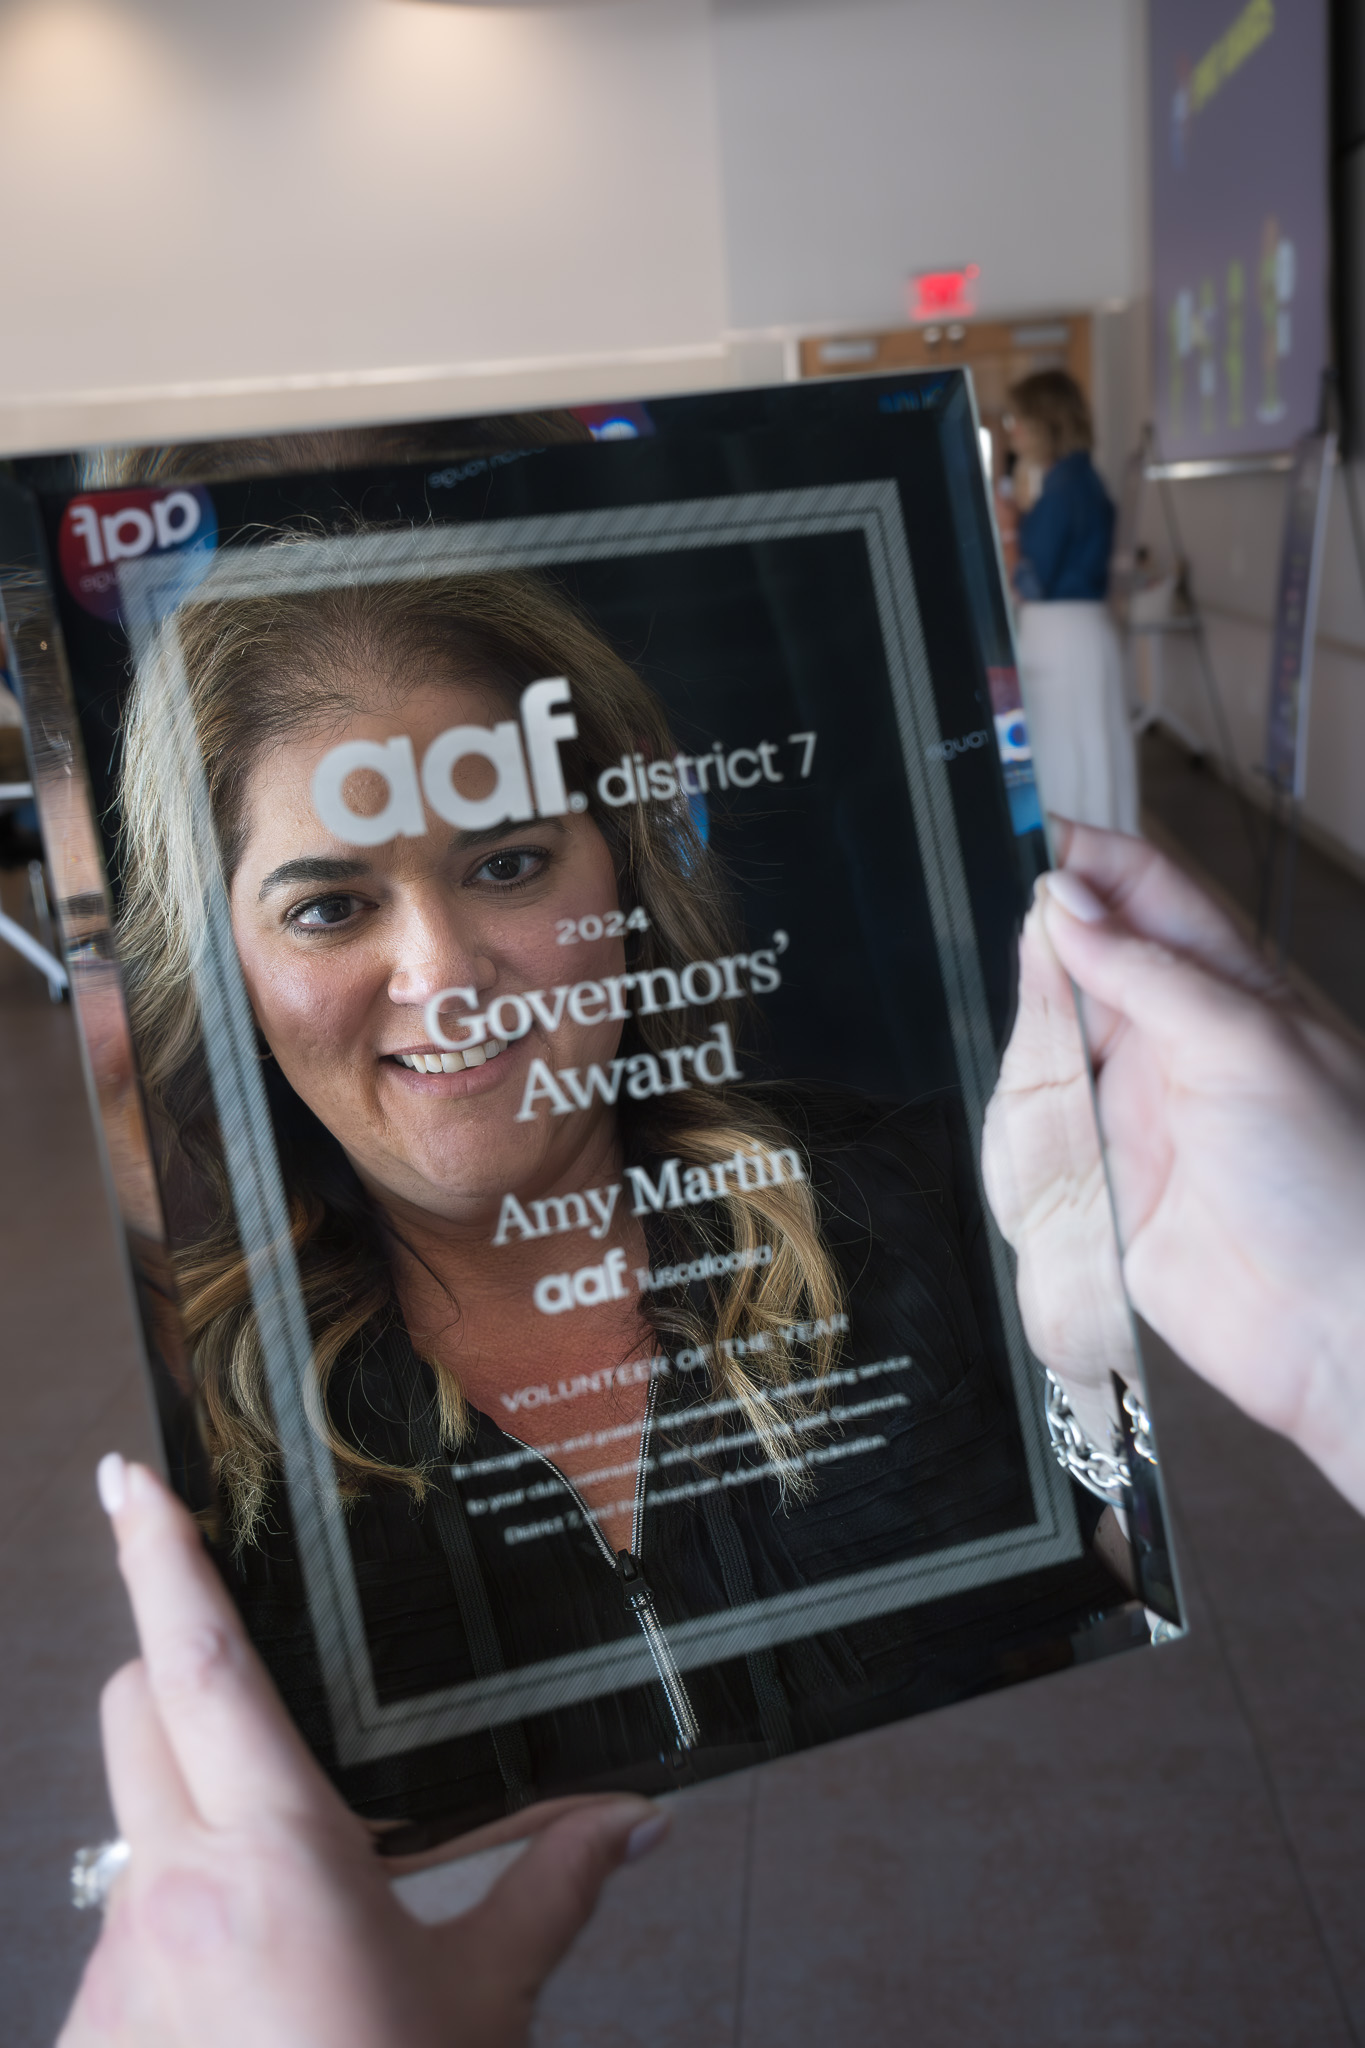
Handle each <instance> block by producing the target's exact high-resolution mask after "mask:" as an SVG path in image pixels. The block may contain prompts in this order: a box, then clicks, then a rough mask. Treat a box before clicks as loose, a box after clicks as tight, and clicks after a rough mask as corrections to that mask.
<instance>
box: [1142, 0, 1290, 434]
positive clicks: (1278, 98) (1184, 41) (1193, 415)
mask: <svg viewBox="0 0 1365 2048" xmlns="http://www.w3.org/2000/svg"><path fill="white" fill-rule="evenodd" d="M1148 24H1149V27H1148V34H1149V57H1150V70H1149V107H1150V121H1151V133H1150V161H1151V180H1152V183H1151V208H1152V216H1151V217H1152V303H1153V316H1154V320H1155V331H1154V334H1153V354H1152V361H1153V364H1154V366H1155V368H1154V374H1155V382H1156V391H1155V405H1156V422H1157V435H1158V440H1159V444H1160V450H1161V453H1162V455H1163V456H1164V457H1166V458H1167V459H1168V460H1172V459H1189V458H1198V457H1224V456H1248V455H1258V454H1267V453H1273V452H1279V451H1283V450H1285V449H1288V448H1290V447H1292V446H1293V444H1294V443H1295V442H1296V441H1297V440H1298V439H1299V438H1300V437H1301V436H1302V435H1303V434H1306V433H1309V432H1311V430H1312V429H1313V427H1314V426H1315V424H1316V423H1317V419H1318V412H1319V398H1320V390H1321V382H1322V375H1323V372H1324V370H1325V369H1326V368H1327V365H1328V361H1329V347H1328V251H1329V245H1330V236H1329V222H1328V120H1327V108H1328V98H1327V6H1326V0H1293V4H1292V5H1288V4H1286V0H1278V4H1277V0H1151V4H1150V6H1149V9H1148Z"/></svg>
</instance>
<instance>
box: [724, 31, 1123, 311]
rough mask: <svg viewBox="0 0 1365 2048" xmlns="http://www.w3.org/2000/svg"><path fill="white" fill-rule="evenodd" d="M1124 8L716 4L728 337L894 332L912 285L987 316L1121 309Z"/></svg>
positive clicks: (904, 309)
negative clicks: (951, 276)
mask: <svg viewBox="0 0 1365 2048" xmlns="http://www.w3.org/2000/svg"><path fill="white" fill-rule="evenodd" d="M1135 19H1136V10H1135V8H1134V6H1133V4H1132V0H717V6H716V49H717V76H718V81H719V94H720V127H721V150H722V164H723V182H724V191H725V218H726V235H727V242H728V266H729V272H728V274H729V291H730V319H731V323H732V325H733V326H735V327H737V328H741V329H753V328H780V329H800V330H802V331H806V332H809V331H810V330H812V329H819V328H830V327H837V326H860V325H867V326H881V327H889V326H899V325H901V324H902V323H903V322H904V320H905V317H906V308H905V286H906V281H907V279H908V278H909V277H910V276H911V275H912V273H913V272H914V271H915V270H917V269H934V268H936V267H944V266H947V265H951V264H956V263H966V262H973V263H978V264H979V265H980V266H981V276H980V280H979V309H980V311H981V312H982V313H985V314H989V313H992V312H996V311H999V312H1004V313H1016V312H1025V311H1029V310H1031V309H1034V308H1039V309H1041V308H1050V309H1057V308H1070V307H1085V306H1092V305H1095V304H1096V303H1098V302H1099V301H1102V300H1105V299H1116V298H1127V297H1128V296H1129V295H1130V294H1131V293H1132V292H1133V291H1134V290H1135V289H1136V288H1137V283H1138V278H1139V272H1140V253H1139V250H1138V248H1137V246H1136V233H1135V228H1136V222H1135V216H1134V209H1133V187H1132V180H1133V163H1134V147H1135V136H1134V133H1133V119H1134V105H1133V99H1132V94H1131V91H1130V72H1131V66H1132V62H1133V60H1134V57H1135V55H1136V49H1135V43H1134V22H1135Z"/></svg>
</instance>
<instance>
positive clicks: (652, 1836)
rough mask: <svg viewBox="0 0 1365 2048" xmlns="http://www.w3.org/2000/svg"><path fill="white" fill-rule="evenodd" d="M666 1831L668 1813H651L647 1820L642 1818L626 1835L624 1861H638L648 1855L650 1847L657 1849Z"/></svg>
mask: <svg viewBox="0 0 1365 2048" xmlns="http://www.w3.org/2000/svg"><path fill="white" fill-rule="evenodd" d="M667 1833H668V1815H667V1814H666V1813H652V1814H651V1815H650V1816H649V1819H648V1820H642V1821H641V1822H639V1824H638V1825H637V1826H636V1827H633V1828H632V1829H631V1831H630V1833H629V1834H628V1835H627V1836H626V1862H627V1863H638V1862H639V1861H640V1858H641V1857H642V1856H648V1854H649V1852H650V1850H651V1849H657V1848H658V1846H659V1844H660V1842H662V1840H663V1838H664V1836H665V1835H666V1834H667Z"/></svg>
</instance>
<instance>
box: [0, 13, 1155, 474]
mask: <svg viewBox="0 0 1365 2048" xmlns="http://www.w3.org/2000/svg"><path fill="white" fill-rule="evenodd" d="M1132 11H1133V9H1132V4H1131V0H1027V4H1024V0H570V4H563V5H529V6H521V5H518V6H504V5H498V6H487V5H485V6H478V5H474V6H454V5H438V4H430V0H0V192H2V193H3V194H4V195H5V230H4V240H5V259H6V260H5V271H4V284H3V292H4V299H3V319H0V448H2V449H9V450H12V451H17V450H19V449H23V448H32V447H41V446H48V447H52V446H64V445H70V444H71V443H72V442H89V441H93V440H101V439H114V440H121V439H138V438H157V437H174V436H175V435H190V434H195V433H205V432H232V431H245V430H248V429H251V428H257V427H264V428H268V427H271V426H284V425H289V424H295V425H305V424H312V423H318V422H321V421H323V420H343V419H362V418H374V417H389V418H392V417H399V416H409V417H411V416H420V415H421V414H423V413H438V412H442V411H445V412H449V411H460V410H472V409H478V408H482V407H491V406H497V405H503V406H512V405H516V404H519V403H520V404H526V403H545V402H550V401H551V400H555V399H558V400H572V399H574V398H580V399H591V398H594V397H608V396H628V395H630V394H631V393H632V392H636V393H639V392H647V391H649V390H651V389H656V390H657V389H685V388H689V387H692V388H695V387H699V386H703V385H707V384H714V383H720V382H734V381H765V380H769V379H772V378H775V377H778V376H780V375H781V374H782V366H783V360H784V359H783V353H782V349H781V347H780V346H779V345H776V344H774V343H772V342H769V343H768V345H766V346H765V345H764V344H763V342H762V340H761V339H760V338H759V337H760V335H761V334H762V333H763V332H765V331H771V330H774V329H780V330H784V331H791V330H795V329H797V328H806V327H810V326H826V327H828V326H840V325H857V324H861V323H864V322H867V321H872V320H875V321H877V322H881V323H890V324H895V323H897V322H899V320H900V319H901V318H902V317H903V286H904V282H905V279H906V276H907V275H908V273H909V272H910V271H911V270H913V269H915V268H917V267H920V266H923V265H927V264H934V263H939V262H944V261H950V260H953V259H955V258H958V257H964V258H970V259H972V260H975V261H977V262H979V263H980V264H981V265H982V273H983V274H982V279H981V302H982V307H983V310H991V309H994V308H999V309H1003V310H1006V311H1016V310H1026V309H1028V308H1030V307H1034V306H1044V305H1046V306H1057V305H1064V306H1068V307H1070V306H1084V305H1091V304H1094V303H1097V302H1098V301H1101V300H1104V299H1107V298H1112V297H1115V296H1122V295H1125V294H1127V293H1129V292H1130V291H1131V290H1132V288H1133V281H1134V265H1135V260H1136V258H1135V252H1134V235H1133V231H1132V221H1131V204H1130V201H1131V190H1130V188H1131V177H1130V173H1129V159H1130V154H1131V142H1132V138H1131V135H1130V132H1129V130H1130V122H1129V118H1128V111H1127V109H1128V99H1127V94H1126V85H1125V61H1126V60H1125V52H1126V49H1127V44H1126V41H1125V37H1126V36H1127V34H1128V32H1129V28H1128V25H1129V21H1130V17H1131V16H1132ZM727 251H728V253H727ZM756 331H757V332H756Z"/></svg>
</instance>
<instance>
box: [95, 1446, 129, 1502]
mask: <svg viewBox="0 0 1365 2048" xmlns="http://www.w3.org/2000/svg"><path fill="white" fill-rule="evenodd" d="M95 1487H96V1490H97V1491H98V1493H99V1497H100V1506H101V1507H102V1508H103V1509H104V1512H105V1514H106V1515H116V1514H117V1513H118V1512H119V1510H120V1508H121V1507H122V1506H123V1503H124V1502H125V1500H127V1498H128V1467H127V1466H126V1465H125V1464H124V1462H123V1460H122V1458H121V1457H120V1456H119V1454H118V1452H117V1451H110V1452H109V1453H108V1455H107V1456H106V1457H103V1458H101V1459H100V1461H99V1464H98V1465H97V1466H96V1467H95Z"/></svg>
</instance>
